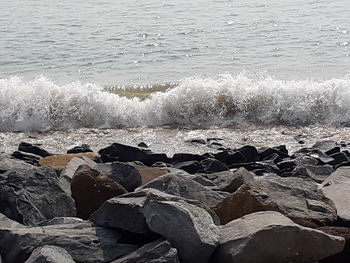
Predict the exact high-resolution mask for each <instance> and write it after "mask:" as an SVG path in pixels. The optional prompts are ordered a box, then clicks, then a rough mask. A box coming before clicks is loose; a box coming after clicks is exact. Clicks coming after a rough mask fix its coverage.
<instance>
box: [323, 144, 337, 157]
mask: <svg viewBox="0 0 350 263" xmlns="http://www.w3.org/2000/svg"><path fill="white" fill-rule="evenodd" d="M339 152H340V147H339V146H336V147H334V148H332V149H330V150H328V151H326V152H325V154H327V155H332V154H336V153H339Z"/></svg>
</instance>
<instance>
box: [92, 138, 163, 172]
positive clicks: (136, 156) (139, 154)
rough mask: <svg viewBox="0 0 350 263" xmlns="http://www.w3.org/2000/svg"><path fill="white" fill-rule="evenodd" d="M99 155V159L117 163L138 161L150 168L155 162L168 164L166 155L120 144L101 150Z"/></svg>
mask: <svg viewBox="0 0 350 263" xmlns="http://www.w3.org/2000/svg"><path fill="white" fill-rule="evenodd" d="M98 153H99V154H100V155H101V159H102V160H103V161H104V162H106V160H108V161H111V162H113V161H119V162H133V161H140V162H142V163H143V164H145V165H147V166H152V165H153V164H154V163H156V162H165V163H167V162H169V159H168V157H167V156H166V154H158V153H153V152H152V151H150V150H148V149H143V148H137V147H132V146H129V145H124V144H120V143H113V144H112V145H110V146H108V147H106V148H103V149H101V150H100V151H99V152H98Z"/></svg>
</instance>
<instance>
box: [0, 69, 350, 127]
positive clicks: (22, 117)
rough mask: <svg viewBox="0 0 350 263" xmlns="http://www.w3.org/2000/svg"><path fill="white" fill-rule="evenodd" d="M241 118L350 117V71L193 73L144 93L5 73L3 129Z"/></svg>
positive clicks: (301, 120) (306, 121) (205, 123)
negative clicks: (295, 75)
mask: <svg viewBox="0 0 350 263" xmlns="http://www.w3.org/2000/svg"><path fill="white" fill-rule="evenodd" d="M240 123H254V124H262V125H264V124H267V125H271V124H272V125H279V124H283V125H311V124H322V125H347V124H349V123H350V78H346V77H345V78H344V79H330V80H325V81H314V80H304V81H299V80H288V81H287V80H280V79H276V78H274V77H271V76H265V77H260V78H252V77H249V76H247V75H246V74H238V75H229V74H227V75H219V76H217V77H213V78H201V77H191V78H186V79H183V80H182V81H180V82H179V83H178V84H177V85H175V86H174V87H172V88H169V89H167V90H166V91H163V92H154V93H152V94H151V95H150V97H149V98H147V99H144V100H141V99H139V98H128V97H124V96H121V95H118V94H114V93H111V92H108V91H107V90H106V89H105V88H104V87H102V86H99V85H96V84H81V83H80V82H72V83H68V84H65V85H57V84H55V83H54V82H53V81H51V80H49V79H47V78H45V77H38V78H36V79H35V80H32V81H24V80H23V79H21V78H19V77H10V78H6V79H1V80H0V131H32V130H37V131H47V130H61V129H63V130H65V129H72V128H82V127H87V128H122V127H136V126H146V127H149V126H164V125H176V126H191V127H194V126H201V127H209V126H229V125H235V124H240Z"/></svg>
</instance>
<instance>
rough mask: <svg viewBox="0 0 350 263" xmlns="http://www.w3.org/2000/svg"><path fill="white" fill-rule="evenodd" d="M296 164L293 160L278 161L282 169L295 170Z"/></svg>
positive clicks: (278, 165)
mask: <svg viewBox="0 0 350 263" xmlns="http://www.w3.org/2000/svg"><path fill="white" fill-rule="evenodd" d="M295 166H296V163H295V162H294V161H293V160H284V161H282V162H279V163H277V167H278V168H279V169H280V170H293V169H294V167H295Z"/></svg>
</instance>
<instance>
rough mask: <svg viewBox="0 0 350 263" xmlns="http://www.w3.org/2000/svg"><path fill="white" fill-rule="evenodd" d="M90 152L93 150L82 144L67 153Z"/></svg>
mask: <svg viewBox="0 0 350 263" xmlns="http://www.w3.org/2000/svg"><path fill="white" fill-rule="evenodd" d="M88 152H92V150H91V149H90V146H89V145H87V144H82V145H81V146H75V147H74V148H72V149H69V150H68V151H67V153H88Z"/></svg>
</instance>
